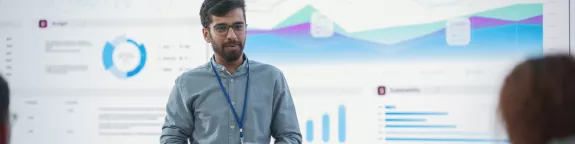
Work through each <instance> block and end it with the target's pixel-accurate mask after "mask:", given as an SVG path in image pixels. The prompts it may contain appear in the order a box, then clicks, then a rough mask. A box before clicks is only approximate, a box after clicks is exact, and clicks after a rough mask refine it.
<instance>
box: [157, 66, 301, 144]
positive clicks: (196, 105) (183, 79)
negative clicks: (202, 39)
mask: <svg viewBox="0 0 575 144" xmlns="http://www.w3.org/2000/svg"><path fill="white" fill-rule="evenodd" d="M246 62H247V61H246V60H244V62H243V64H242V65H241V66H240V67H239V68H238V69H237V71H236V72H234V73H229V72H228V71H227V70H226V69H225V67H224V66H223V65H220V64H218V63H216V62H215V60H213V58H212V60H211V61H210V62H208V63H207V64H204V65H202V66H199V67H197V68H195V69H193V70H190V71H188V72H186V73H184V74H182V75H181V76H179V77H178V78H177V79H176V83H175V85H174V88H173V89H172V92H171V94H170V97H169V99H168V104H167V106H166V111H167V115H166V118H165V122H164V125H163V127H162V136H161V137H160V142H161V143H162V144H186V143H187V142H188V139H189V141H190V142H191V143H192V144H239V143H240V137H239V126H238V124H237V121H236V119H235V116H234V114H233V112H232V110H231V108H230V106H229V104H228V101H227V99H226V97H225V95H224V93H223V92H222V90H221V88H220V86H219V83H218V81H217V79H216V75H215V74H214V72H213V70H212V65H211V64H210V63H213V64H214V66H215V68H216V70H217V71H218V74H219V75H220V77H221V80H222V83H223V85H224V87H225V89H226V90H227V91H228V94H229V96H230V99H231V101H232V104H233V106H234V108H235V109H236V112H237V114H238V116H239V117H241V115H242V112H241V111H242V107H243V104H244V95H245V93H244V92H245V86H246V81H247V70H248V68H247V64H246ZM249 71H250V80H249V92H248V101H247V105H246V110H245V113H246V114H245V120H244V128H243V133H244V143H245V144H264V143H270V141H271V140H270V136H272V137H273V138H274V139H275V143H276V144H301V133H300V129H299V124H298V119H297V116H296V111H295V106H294V103H293V100H292V97H291V94H290V90H289V87H288V85H287V82H286V80H285V77H284V75H283V73H282V72H281V71H280V70H279V69H278V68H276V67H274V66H272V65H268V64H264V63H260V62H257V61H253V60H249Z"/></svg>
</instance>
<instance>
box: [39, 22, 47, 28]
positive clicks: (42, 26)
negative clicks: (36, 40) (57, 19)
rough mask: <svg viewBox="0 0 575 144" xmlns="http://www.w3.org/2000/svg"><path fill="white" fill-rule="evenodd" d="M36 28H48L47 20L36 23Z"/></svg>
mask: <svg viewBox="0 0 575 144" xmlns="http://www.w3.org/2000/svg"><path fill="white" fill-rule="evenodd" d="M38 26H39V27H40V28H46V27H48V21H47V20H40V22H38Z"/></svg>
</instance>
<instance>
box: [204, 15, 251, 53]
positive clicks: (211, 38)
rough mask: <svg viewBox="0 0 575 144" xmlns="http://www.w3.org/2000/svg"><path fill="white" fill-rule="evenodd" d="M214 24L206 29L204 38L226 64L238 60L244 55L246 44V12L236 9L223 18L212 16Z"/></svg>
mask: <svg viewBox="0 0 575 144" xmlns="http://www.w3.org/2000/svg"><path fill="white" fill-rule="evenodd" d="M211 18H212V23H211V24H210V26H209V28H207V29H206V28H204V30H203V32H204V38H205V39H206V41H208V42H210V43H211V44H212V49H213V50H214V53H215V54H216V55H219V56H221V57H222V58H223V59H224V60H225V61H226V62H231V61H235V60H238V59H239V58H240V57H241V56H242V55H243V50H244V45H245V42H246V23H245V18H244V12H243V10H242V9H241V8H236V9H233V10H231V11H230V12H228V13H227V14H226V15H224V16H222V17H218V16H211Z"/></svg>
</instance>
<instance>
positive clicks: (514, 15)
mask: <svg viewBox="0 0 575 144" xmlns="http://www.w3.org/2000/svg"><path fill="white" fill-rule="evenodd" d="M315 12H317V9H315V8H313V7H312V6H309V5H308V6H306V7H304V8H302V9H301V10H300V11H298V12H297V13H295V14H294V15H292V16H290V17H288V18H286V19H285V20H284V21H283V22H281V23H279V24H278V25H277V26H275V28H274V29H272V30H250V31H248V33H249V34H264V33H277V34H290V33H295V32H296V31H297V32H305V31H306V29H307V30H308V31H307V32H309V29H310V27H309V21H310V19H311V15H312V14H313V13H315ZM542 12H543V11H542V5H541V4H518V5H512V6H508V7H503V8H498V9H494V10H489V11H485V12H480V13H477V14H474V15H469V16H464V17H468V18H469V20H470V21H471V23H472V25H471V27H472V28H474V29H477V28H485V27H492V26H500V25H506V24H511V23H521V24H541V23H542V16H541V14H542ZM446 22H447V21H446V20H443V21H438V22H434V23H428V24H419V25H409V26H401V27H392V28H383V29H374V30H368V31H360V32H353V33H348V32H346V31H345V30H344V29H343V28H341V27H340V26H339V25H338V24H337V23H335V24H334V32H335V33H338V34H340V35H346V36H349V37H353V38H358V39H363V40H367V41H372V42H376V43H381V44H395V43H399V42H402V41H406V40H409V39H413V38H416V37H420V36H424V35H427V34H431V33H434V32H437V31H440V30H442V29H444V28H445V25H446ZM306 26H307V27H306Z"/></svg>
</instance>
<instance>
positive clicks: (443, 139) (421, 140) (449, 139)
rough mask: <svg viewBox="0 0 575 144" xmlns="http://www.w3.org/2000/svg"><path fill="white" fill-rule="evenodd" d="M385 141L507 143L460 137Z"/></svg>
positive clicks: (391, 138) (387, 139) (496, 140)
mask: <svg viewBox="0 0 575 144" xmlns="http://www.w3.org/2000/svg"><path fill="white" fill-rule="evenodd" d="M385 140H386V141H420V142H485V143H493V142H504V143H509V140H498V139H461V138H453V139H452V138H395V137H388V138H385Z"/></svg>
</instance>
